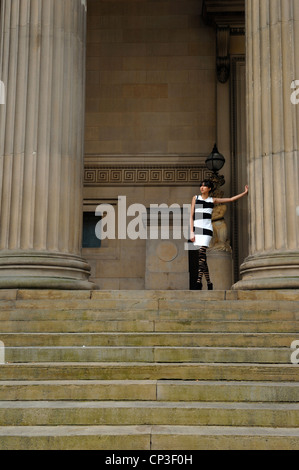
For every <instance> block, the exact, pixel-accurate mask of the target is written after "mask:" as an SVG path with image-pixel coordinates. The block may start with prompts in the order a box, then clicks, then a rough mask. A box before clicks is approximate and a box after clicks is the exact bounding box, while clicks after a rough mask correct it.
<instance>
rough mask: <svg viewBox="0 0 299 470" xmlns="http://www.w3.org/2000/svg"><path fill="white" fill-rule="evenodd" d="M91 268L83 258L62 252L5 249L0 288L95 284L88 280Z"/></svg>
mask: <svg viewBox="0 0 299 470" xmlns="http://www.w3.org/2000/svg"><path fill="white" fill-rule="evenodd" d="M89 275H90V267H89V265H88V264H87V263H86V261H84V260H83V259H82V258H80V257H77V256H73V255H67V254H59V253H57V254H56V253H47V252H41V253H36V252H33V253H28V252H27V251H26V252H22V251H17V252H11V251H9V252H1V254H0V289H16V288H19V289H26V288H27V289H71V290H72V289H82V290H91V289H94V288H95V285H94V284H93V283H92V282H90V281H88V278H89Z"/></svg>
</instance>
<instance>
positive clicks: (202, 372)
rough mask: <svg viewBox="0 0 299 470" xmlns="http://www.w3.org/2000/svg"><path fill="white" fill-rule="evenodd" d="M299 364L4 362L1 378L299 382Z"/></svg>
mask: <svg viewBox="0 0 299 470" xmlns="http://www.w3.org/2000/svg"><path fill="white" fill-rule="evenodd" d="M298 369H299V368H298V365H296V364H258V363H252V364H250V363H246V364H244V363H233V364H231V363H218V364H217V363H191V362H189V363H185V362H181V363H153V362H151V363H145V362H102V363H100V362H94V363H92V362H80V363H78V362H77V363H76V362H68V363H67V362H56V363H53V362H41V363H37V362H32V363H15V364H13V363H6V364H4V365H0V380H5V381H6V380H219V381H222V380H228V381H230V380H236V381H269V382H272V381H274V382H285V381H287V382H297V381H298V380H299V370H298Z"/></svg>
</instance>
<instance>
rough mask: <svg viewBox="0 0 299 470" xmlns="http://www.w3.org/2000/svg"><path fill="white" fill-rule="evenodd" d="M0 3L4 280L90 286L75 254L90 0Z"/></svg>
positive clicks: (0, 268) (0, 248)
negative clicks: (3, 94)
mask: <svg viewBox="0 0 299 470" xmlns="http://www.w3.org/2000/svg"><path fill="white" fill-rule="evenodd" d="M1 6H2V10H1V19H2V25H3V31H2V34H1V38H2V42H1V52H2V58H1V59H2V60H1V70H0V74H1V75H0V78H1V80H3V82H4V85H5V87H6V104H5V105H1V106H0V288H4V287H5V288H12V287H15V288H18V287H26V288H31V287H34V288H66V289H67V288H68V289H74V288H80V289H81V288H82V289H90V288H91V287H92V284H91V283H89V282H88V277H89V266H88V264H87V263H86V262H85V261H84V260H83V259H82V258H81V237H82V170H83V133H84V95H85V90H84V88H85V85H84V81H85V80H84V77H85V41H86V4H85V2H84V1H82V0H64V1H61V0H2V2H1Z"/></svg>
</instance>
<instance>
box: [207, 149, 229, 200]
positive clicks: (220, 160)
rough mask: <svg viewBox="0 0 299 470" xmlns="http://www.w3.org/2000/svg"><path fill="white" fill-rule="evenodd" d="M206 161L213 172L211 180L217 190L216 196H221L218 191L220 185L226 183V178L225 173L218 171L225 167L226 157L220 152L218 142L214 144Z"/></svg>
mask: <svg viewBox="0 0 299 470" xmlns="http://www.w3.org/2000/svg"><path fill="white" fill-rule="evenodd" d="M205 163H206V167H207V168H208V170H210V171H212V172H213V175H212V176H211V178H210V179H211V181H212V182H213V183H214V188H215V190H214V191H213V192H214V194H215V196H220V194H216V193H217V192H218V191H219V188H220V186H223V185H224V184H225V180H224V176H223V175H219V174H218V171H220V170H221V168H223V166H224V164H225V158H224V156H223V155H222V154H221V153H219V151H218V148H217V145H216V144H215V145H214V148H213V150H212V152H211V153H210V155H209V156H208V158H207V159H206V162H205Z"/></svg>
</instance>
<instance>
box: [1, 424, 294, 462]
mask: <svg viewBox="0 0 299 470" xmlns="http://www.w3.org/2000/svg"><path fill="white" fill-rule="evenodd" d="M298 438H299V430H298V429H297V428H273V427H269V428H261V427H258V428H256V427H245V426H244V427H240V426H151V425H144V426H3V427H0V449H3V450H8V449H9V450H28V449H30V450H44V449H48V450H56V449H59V450H107V449H109V450H132V451H136V450H158V451H161V450H175V451H177V450H188V451H192V450H207V449H209V450H221V449H223V450H277V449H280V450H290V449H293V450H298V449H299V439H298ZM188 456H189V453H188ZM141 458H142V457H141Z"/></svg>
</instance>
